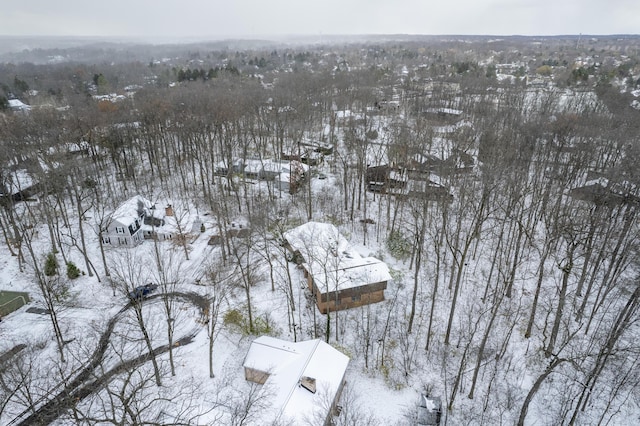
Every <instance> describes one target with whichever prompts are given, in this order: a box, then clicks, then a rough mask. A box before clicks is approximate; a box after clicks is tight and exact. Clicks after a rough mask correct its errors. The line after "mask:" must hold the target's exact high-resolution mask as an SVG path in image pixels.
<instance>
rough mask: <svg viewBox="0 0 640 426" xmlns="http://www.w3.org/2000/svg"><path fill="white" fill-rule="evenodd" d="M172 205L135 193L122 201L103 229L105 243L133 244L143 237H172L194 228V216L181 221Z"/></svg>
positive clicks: (161, 238)
mask: <svg viewBox="0 0 640 426" xmlns="http://www.w3.org/2000/svg"><path fill="white" fill-rule="evenodd" d="M178 220H179V219H178V218H176V217H175V215H174V211H173V206H171V204H168V205H167V206H166V207H165V208H157V207H156V205H155V204H153V203H152V202H151V201H149V200H147V199H146V198H144V197H142V196H140V195H136V196H135V197H133V198H130V199H129V200H127V201H125V202H124V203H123V204H121V205H120V206H119V207H118V208H117V209H116V210H115V211H114V212H113V213H112V214H111V216H110V220H109V222H108V226H107V228H106V230H104V232H103V233H102V242H103V244H109V245H112V246H120V247H131V246H135V245H137V244H140V243H141V242H143V241H144V240H149V239H156V240H160V241H164V240H170V239H172V238H174V237H175V236H176V235H178V234H179V233H180V232H181V230H182V232H183V233H184V232H190V231H192V229H193V220H191V218H189V217H185V218H182V220H181V223H178Z"/></svg>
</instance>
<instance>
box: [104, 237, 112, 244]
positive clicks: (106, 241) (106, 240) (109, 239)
mask: <svg viewBox="0 0 640 426" xmlns="http://www.w3.org/2000/svg"><path fill="white" fill-rule="evenodd" d="M102 242H103V243H105V244H111V238H109V237H104V238H103V239H102Z"/></svg>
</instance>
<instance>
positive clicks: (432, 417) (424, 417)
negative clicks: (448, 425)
mask: <svg viewBox="0 0 640 426" xmlns="http://www.w3.org/2000/svg"><path fill="white" fill-rule="evenodd" d="M441 418H442V400H441V399H440V398H438V397H429V396H427V395H420V401H419V403H418V413H417V421H416V424H417V425H419V426H438V425H439V424H440V419H441Z"/></svg>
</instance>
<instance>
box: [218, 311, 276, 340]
mask: <svg viewBox="0 0 640 426" xmlns="http://www.w3.org/2000/svg"><path fill="white" fill-rule="evenodd" d="M223 322H224V325H225V326H227V327H233V328H236V331H238V332H240V333H242V334H244V335H245V336H248V335H250V334H253V335H255V336H261V335H263V334H267V335H271V336H275V335H277V334H279V333H277V332H276V331H275V329H274V328H273V325H274V324H273V320H272V319H271V317H270V316H269V314H266V315H264V317H262V316H258V315H256V316H255V317H254V318H253V333H252V332H251V331H250V330H249V319H248V318H247V317H245V316H244V314H243V313H242V312H240V311H239V310H237V309H231V310H230V311H227V313H225V314H224V318H223Z"/></svg>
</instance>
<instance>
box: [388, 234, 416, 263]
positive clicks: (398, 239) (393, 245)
mask: <svg viewBox="0 0 640 426" xmlns="http://www.w3.org/2000/svg"><path fill="white" fill-rule="evenodd" d="M387 249H388V250H389V252H390V253H391V255H393V257H395V258H396V259H400V260H403V259H406V258H408V257H409V255H410V254H411V243H410V240H409V239H408V238H407V237H405V236H404V235H402V232H400V231H394V232H392V233H391V234H389V238H387Z"/></svg>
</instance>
